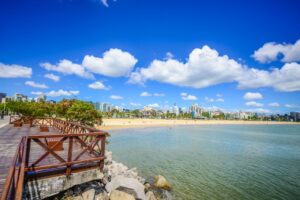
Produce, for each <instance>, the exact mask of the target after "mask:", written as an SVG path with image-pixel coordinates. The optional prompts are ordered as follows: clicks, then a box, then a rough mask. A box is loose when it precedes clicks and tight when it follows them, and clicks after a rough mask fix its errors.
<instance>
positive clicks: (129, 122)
mask: <svg viewBox="0 0 300 200" xmlns="http://www.w3.org/2000/svg"><path fill="white" fill-rule="evenodd" d="M226 124H228V125H238V124H241V125H243V124H244V125H269V124H270V125H271V124H272V125H273V124H278V125H280V124H281V125H288V124H299V125H300V123H299V122H287V121H248V120H199V119H195V120H194V119H140V118H124V119H119V118H109V119H107V118H104V119H103V123H102V125H101V126H98V127H97V128H99V129H101V130H113V129H123V128H143V127H160V126H182V125H226Z"/></svg>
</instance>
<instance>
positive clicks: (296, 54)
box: [252, 40, 300, 63]
mask: <svg viewBox="0 0 300 200" xmlns="http://www.w3.org/2000/svg"><path fill="white" fill-rule="evenodd" d="M280 55H282V59H281V61H282V62H297V61H300V40H298V41H296V42H295V44H285V43H283V44H278V43H275V42H268V43H265V44H264V45H263V46H262V47H261V48H259V49H258V50H256V51H255V52H254V54H253V55H252V56H253V58H254V59H255V60H257V61H259V62H261V63H270V62H272V61H276V60H278V58H279V56H280Z"/></svg>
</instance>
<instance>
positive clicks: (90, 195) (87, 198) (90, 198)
mask: <svg viewBox="0 0 300 200" xmlns="http://www.w3.org/2000/svg"><path fill="white" fill-rule="evenodd" d="M94 197H95V190H94V189H89V190H87V191H85V192H83V193H82V198H83V200H94Z"/></svg>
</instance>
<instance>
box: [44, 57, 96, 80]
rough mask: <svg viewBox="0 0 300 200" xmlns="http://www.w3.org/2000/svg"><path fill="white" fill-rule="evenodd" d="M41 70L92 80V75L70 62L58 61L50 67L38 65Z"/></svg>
mask: <svg viewBox="0 0 300 200" xmlns="http://www.w3.org/2000/svg"><path fill="white" fill-rule="evenodd" d="M40 65H41V66H42V67H43V68H45V69H46V70H48V71H56V72H60V73H62V74H65V75H72V74H74V75H77V76H80V77H82V78H87V79H94V78H95V77H94V75H93V74H92V73H90V72H88V71H87V70H86V69H85V68H84V67H83V66H82V65H79V64H75V63H73V62H72V61H70V60H66V59H64V60H60V61H59V63H57V64H56V65H52V64H50V63H48V62H45V63H41V64H40Z"/></svg>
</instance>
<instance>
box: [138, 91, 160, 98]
mask: <svg viewBox="0 0 300 200" xmlns="http://www.w3.org/2000/svg"><path fill="white" fill-rule="evenodd" d="M140 96H141V97H151V96H155V97H164V96H165V94H164V93H153V94H151V93H149V92H142V93H141V94H140Z"/></svg>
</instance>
